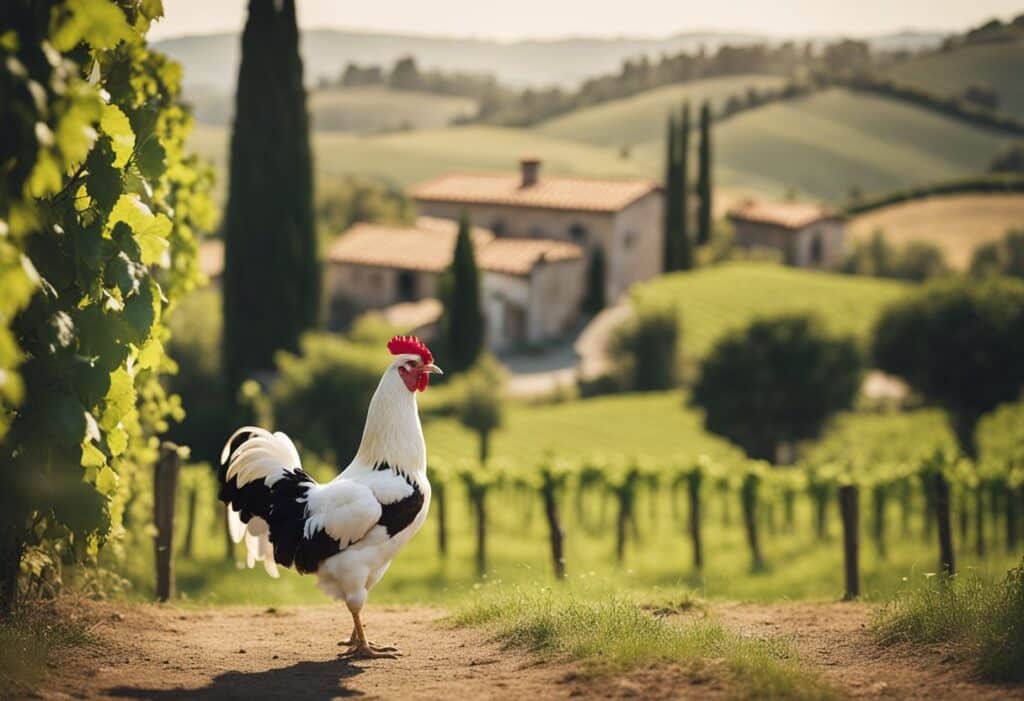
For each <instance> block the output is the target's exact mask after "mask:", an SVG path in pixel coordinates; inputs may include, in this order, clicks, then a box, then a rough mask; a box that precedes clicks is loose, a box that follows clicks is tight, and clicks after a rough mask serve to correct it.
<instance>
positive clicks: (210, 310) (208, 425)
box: [165, 289, 232, 465]
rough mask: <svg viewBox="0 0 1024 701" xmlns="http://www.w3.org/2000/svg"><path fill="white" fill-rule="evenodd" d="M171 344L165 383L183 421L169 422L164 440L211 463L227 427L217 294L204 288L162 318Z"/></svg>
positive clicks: (223, 438) (215, 291)
mask: <svg viewBox="0 0 1024 701" xmlns="http://www.w3.org/2000/svg"><path fill="white" fill-rule="evenodd" d="M167 325H168V327H169V328H170V329H171V340H170V341H169V342H168V344H167V353H168V354H169V355H170V356H171V358H173V359H174V361H175V363H176V364H177V366H178V370H177V372H176V373H175V374H174V375H171V376H169V377H168V378H167V379H166V381H165V384H166V386H167V389H168V390H169V391H170V392H173V393H175V394H177V395H179V396H180V397H181V403H182V406H183V407H184V409H185V418H184V419H183V420H182V421H181V423H177V424H171V427H170V429H169V430H168V432H167V439H168V440H172V441H174V442H175V443H178V444H179V445H187V446H190V447H191V448H192V456H193V458H194V459H196V460H200V461H206V462H209V463H210V464H211V465H216V464H217V462H218V456H219V454H220V449H221V446H222V445H223V444H224V440H225V439H226V438H227V436H228V435H230V431H231V428H232V426H231V425H230V420H229V417H228V415H227V412H226V411H225V408H226V406H227V398H226V397H225V396H224V377H223V374H222V373H221V353H220V351H221V333H222V331H223V317H222V315H221V301H220V292H219V291H217V290H214V289H204V290H199V291H197V292H193V293H192V294H190V295H189V296H188V297H186V298H185V299H183V300H182V301H181V302H180V303H179V304H178V306H177V307H175V309H174V311H173V312H172V313H171V314H169V315H168V317H167Z"/></svg>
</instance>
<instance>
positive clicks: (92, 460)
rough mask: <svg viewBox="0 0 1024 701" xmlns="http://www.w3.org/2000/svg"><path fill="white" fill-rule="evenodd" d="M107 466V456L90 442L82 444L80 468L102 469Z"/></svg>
mask: <svg viewBox="0 0 1024 701" xmlns="http://www.w3.org/2000/svg"><path fill="white" fill-rule="evenodd" d="M106 464H107V456H106V455H104V454H103V451H102V450H100V449H99V448H97V447H96V445H95V444H94V443H92V442H91V441H86V442H85V443H82V467H103V466H104V465H106Z"/></svg>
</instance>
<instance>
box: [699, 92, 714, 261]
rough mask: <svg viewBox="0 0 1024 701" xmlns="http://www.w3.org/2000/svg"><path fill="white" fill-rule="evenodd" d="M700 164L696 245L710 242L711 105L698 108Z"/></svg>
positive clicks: (706, 104) (705, 104)
mask: <svg viewBox="0 0 1024 701" xmlns="http://www.w3.org/2000/svg"><path fill="white" fill-rule="evenodd" d="M699 156H700V162H699V164H698V173H697V196H698V197H699V198H700V203H699V204H698V210H697V243H699V244H701V245H704V244H706V243H707V242H708V241H710V240H711V207H712V205H713V203H712V201H711V105H709V104H708V103H707V102H705V103H704V104H703V105H701V107H700V154H699Z"/></svg>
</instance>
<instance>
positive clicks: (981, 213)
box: [847, 195, 1024, 270]
mask: <svg viewBox="0 0 1024 701" xmlns="http://www.w3.org/2000/svg"><path fill="white" fill-rule="evenodd" d="M1013 228H1024V195H949V196H944V197H930V198H927V199H923V200H915V201H912V202H903V203H900V204H895V205H891V206H889V207H882V208H881V209H876V210H873V211H871V212H867V213H865V214H861V215H859V216H856V217H854V218H852V219H851V220H850V222H849V223H848V224H847V232H848V234H849V236H850V237H851V240H865V239H868V238H870V237H871V236H872V235H873V234H874V232H875V231H882V233H884V234H885V238H886V240H888V241H889V242H890V243H892V244H896V245H898V246H901V245H905V244H907V243H909V242H910V241H929V242H931V243H934V244H936V245H938V246H940V247H941V248H942V250H943V251H945V253H946V258H947V260H948V261H949V263H950V264H951V265H952V266H953V267H955V268H957V269H960V270H964V269H966V268H967V266H968V265H969V264H970V262H971V254H972V253H973V252H974V249H975V248H976V247H977V246H979V245H981V244H983V243H987V242H989V241H994V240H996V239H999V238H1001V237H1002V235H1003V234H1004V233H1006V231H1007V230H1009V229H1013Z"/></svg>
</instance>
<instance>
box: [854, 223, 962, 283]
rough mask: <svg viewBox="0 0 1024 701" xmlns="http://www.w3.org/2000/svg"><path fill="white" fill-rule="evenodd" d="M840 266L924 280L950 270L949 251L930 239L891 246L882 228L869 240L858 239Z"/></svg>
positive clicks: (862, 271)
mask: <svg viewBox="0 0 1024 701" xmlns="http://www.w3.org/2000/svg"><path fill="white" fill-rule="evenodd" d="M839 269H840V270H841V271H842V272H844V273H849V274H852V275H870V276H873V277H885V278H894V279H898V280H913V281H915V282H922V281H924V280H927V279H929V278H932V277H941V276H944V275H948V274H949V272H950V268H949V264H948V263H947V262H946V254H945V253H944V252H943V251H942V249H941V248H940V247H939V246H937V245H935V244H933V243H930V242H928V241H911V242H910V243H908V244H907V245H906V246H904V247H903V248H901V249H897V248H895V247H894V246H892V245H891V244H890V243H889V242H888V241H886V239H885V235H884V234H883V233H882V232H881V231H876V232H875V233H874V234H872V236H871V239H870V240H869V241H866V242H858V243H857V244H856V245H855V246H854V249H853V250H852V251H851V252H850V253H849V255H847V257H846V259H845V260H844V261H843V262H842V264H841V265H840V267H839Z"/></svg>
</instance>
